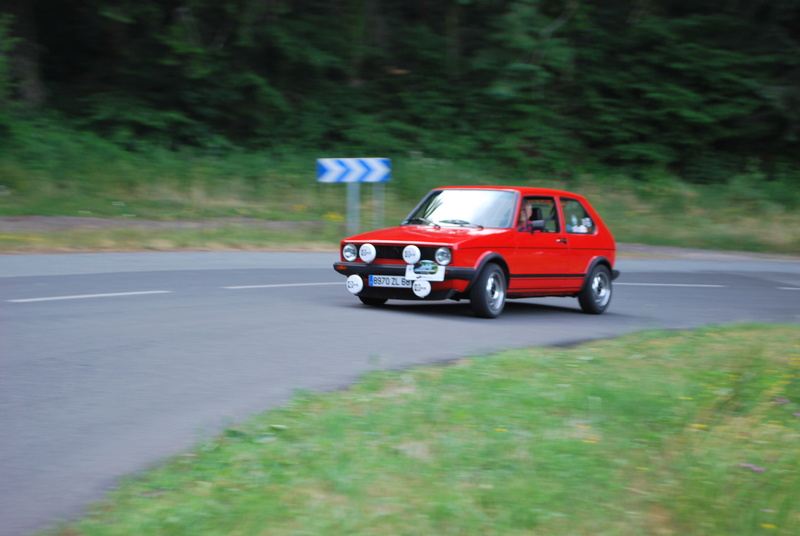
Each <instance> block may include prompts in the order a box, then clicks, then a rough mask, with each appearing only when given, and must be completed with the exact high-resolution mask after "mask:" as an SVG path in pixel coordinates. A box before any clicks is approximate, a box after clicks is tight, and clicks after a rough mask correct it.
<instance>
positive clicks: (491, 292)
mask: <svg viewBox="0 0 800 536" xmlns="http://www.w3.org/2000/svg"><path fill="white" fill-rule="evenodd" d="M486 296H487V298H488V300H487V301H488V302H489V308H490V309H491V310H492V311H496V310H498V309H499V308H500V307H502V306H503V298H504V296H505V289H504V288H503V283H502V281H500V276H499V275H498V274H496V273H495V274H492V275H491V277H489V280H488V281H487V282H486Z"/></svg>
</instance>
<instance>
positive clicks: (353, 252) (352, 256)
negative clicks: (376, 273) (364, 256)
mask: <svg viewBox="0 0 800 536" xmlns="http://www.w3.org/2000/svg"><path fill="white" fill-rule="evenodd" d="M342 257H344V260H346V261H347V262H353V261H354V260H356V257H358V248H357V247H356V245H355V244H345V245H344V247H343V248H342Z"/></svg>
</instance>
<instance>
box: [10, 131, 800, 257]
mask: <svg viewBox="0 0 800 536" xmlns="http://www.w3.org/2000/svg"><path fill="white" fill-rule="evenodd" d="M31 136H33V134H31ZM322 156H330V155H327V154H311V153H300V152H274V153H272V154H254V153H245V152H227V153H225V154H220V155H216V156H209V155H207V154H206V155H198V154H192V153H176V152H170V151H164V150H158V149H150V150H147V151H142V152H139V153H132V152H127V151H122V150H121V149H119V148H116V147H114V146H112V145H110V144H108V143H106V142H104V141H102V140H98V139H94V138H91V137H87V136H83V137H80V136H77V137H74V139H73V137H69V136H66V135H64V136H57V135H52V134H51V135H48V136H44V135H43V136H42V138H41V139H38V138H37V139H32V140H29V141H28V143H26V144H23V145H22V146H21V147H20V148H19V149H18V150H14V151H7V152H5V153H3V154H0V218H2V217H6V218H8V217H24V216H30V215H42V216H50V217H82V218H99V219H106V220H110V222H111V223H113V224H114V225H112V226H105V227H96V226H84V225H77V224H76V225H73V226H71V227H65V228H61V229H58V230H52V229H28V230H15V229H10V226H9V225H8V224H6V225H5V226H4V228H2V229H0V251H5V252H35V251H62V250H64V251H71V250H76V251H81V250H101V251H102V250H114V249H148V250H160V249H263V248H275V247H278V248H287V247H289V248H295V249H296V248H303V247H311V248H314V249H316V248H318V247H320V246H321V245H322V246H325V247H334V246H335V244H336V243H337V242H338V240H339V238H341V237H342V236H344V234H345V233H346V226H345V220H346V218H347V216H346V194H345V186H344V185H335V184H334V185H330V184H319V183H317V182H316V167H315V166H316V163H315V159H316V158H318V157H322ZM386 156H390V157H391V158H392V163H393V171H392V173H393V176H392V181H391V182H389V183H388V184H387V185H386V191H385V202H384V205H383V206H384V210H383V212H381V211H380V210H379V208H380V206H381V205H380V204H379V203H376V202H375V200H374V199H373V190H372V187H371V186H368V185H365V186H363V188H362V203H361V222H362V229H364V230H366V229H368V228H371V227H373V226H374V225H375V224H376V223H374V222H377V225H379V226H382V225H384V224H394V223H396V222H398V221H400V220H402V218H403V217H404V216H406V215H407V214H408V212H409V211H410V210H411V208H413V206H414V205H415V204H416V202H417V201H418V200H419V199H420V198H421V196H422V195H424V193H425V192H427V191H428V190H429V189H430V188H433V187H435V186H439V185H447V184H519V185H537V186H544V187H555V188H563V189H567V190H572V191H576V192H579V193H581V194H583V195H585V196H587V197H588V198H589V199H590V200H591V201H592V202H593V204H594V205H596V207H597V208H598V210H599V211H600V213H601V215H602V216H603V218H604V219H605V220H606V222H607V223H608V224H609V225H610V227H611V229H612V231H613V232H614V234H615V236H616V238H617V240H618V241H620V242H637V243H646V244H653V245H668V246H685V247H694V248H713V249H725V250H745V251H760V252H772V253H800V234H798V233H797V232H796V230H797V229H798V228H800V211H798V210H797V207H798V206H800V192H798V190H797V188H796V187H794V186H792V185H791V184H789V183H787V182H786V181H784V182H770V181H767V180H766V179H765V178H764V177H761V176H757V175H755V174H751V175H741V176H736V177H731V180H730V181H729V182H728V183H726V184H715V185H689V184H686V183H683V182H681V181H679V180H677V179H675V178H674V177H671V176H669V175H667V174H665V173H663V172H656V171H654V172H652V173H650V174H648V175H646V176H644V177H642V178H640V179H638V180H633V179H630V178H627V177H625V176H621V175H613V174H608V173H606V174H595V175H591V174H582V175H576V176H574V177H570V178H568V179H567V178H565V179H553V178H551V177H543V176H539V175H536V174H533V173H530V172H526V171H525V170H510V169H502V168H500V167H498V166H497V165H489V164H484V163H481V162H470V161H442V160H436V159H431V158H427V157H426V156H425V155H424V154H412V155H407V154H403V155H386ZM241 219H247V220H252V221H253V222H263V221H288V222H299V221H302V222H316V223H317V224H318V225H316V226H312V227H311V228H309V227H302V226H298V227H297V228H293V227H288V228H284V229H282V230H281V232H280V233H271V232H268V230H263V229H261V230H259V228H258V226H254V225H243V224H242V223H241ZM198 220H201V221H202V220H217V221H221V222H229V223H228V224H226V225H223V226H222V227H219V226H218V227H216V228H215V229H212V230H210V231H207V230H204V231H202V232H198V230H197V229H185V228H183V229H176V228H170V226H168V225H162V226H160V227H150V228H141V227H136V226H132V225H128V224H130V222H141V221H159V222H170V221H172V222H180V221H198ZM306 244H308V246H306Z"/></svg>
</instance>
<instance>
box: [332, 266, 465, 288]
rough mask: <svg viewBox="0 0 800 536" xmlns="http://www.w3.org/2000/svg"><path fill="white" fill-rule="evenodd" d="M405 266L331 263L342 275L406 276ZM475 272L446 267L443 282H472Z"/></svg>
mask: <svg viewBox="0 0 800 536" xmlns="http://www.w3.org/2000/svg"><path fill="white" fill-rule="evenodd" d="M406 266H407V265H406V264H364V263H363V262H344V261H339V262H335V263H333V269H334V270H336V271H337V272H339V273H340V274H342V275H345V276H350V275H353V274H358V275H399V276H405V275H406ZM476 274H477V270H475V268H461V267H459V266H446V267H445V272H444V282H447V280H452V279H455V280H458V281H467V282H470V283H471V282H472V280H473V279H475V275H476Z"/></svg>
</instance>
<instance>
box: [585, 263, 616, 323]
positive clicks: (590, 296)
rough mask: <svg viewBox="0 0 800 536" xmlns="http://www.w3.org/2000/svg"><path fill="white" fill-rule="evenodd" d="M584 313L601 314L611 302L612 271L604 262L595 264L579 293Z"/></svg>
mask: <svg viewBox="0 0 800 536" xmlns="http://www.w3.org/2000/svg"><path fill="white" fill-rule="evenodd" d="M578 303H580V305H581V309H582V310H583V312H584V313H589V314H593V315H599V314H601V313H603V312H604V311H605V310H606V309H608V304H609V303H611V272H609V271H608V268H607V267H606V266H605V265H603V264H598V265H597V266H595V267H594V268H593V269H592V271H591V273H590V274H589V277H587V278H586V282H585V283H584V284H583V288H582V289H581V291H580V293H579V294H578Z"/></svg>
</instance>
